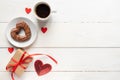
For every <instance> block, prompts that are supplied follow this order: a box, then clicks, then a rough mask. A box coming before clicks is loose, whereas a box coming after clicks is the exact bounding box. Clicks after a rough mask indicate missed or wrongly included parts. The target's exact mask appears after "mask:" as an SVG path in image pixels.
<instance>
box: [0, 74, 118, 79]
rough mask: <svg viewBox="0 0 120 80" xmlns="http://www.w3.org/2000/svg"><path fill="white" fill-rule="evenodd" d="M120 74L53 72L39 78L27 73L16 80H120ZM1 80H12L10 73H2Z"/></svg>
mask: <svg viewBox="0 0 120 80" xmlns="http://www.w3.org/2000/svg"><path fill="white" fill-rule="evenodd" d="M119 74H120V72H109V73H108V72H51V73H48V74H47V75H44V76H40V77H39V76H37V74H36V73H35V72H25V73H24V74H23V76H22V77H20V78H18V77H16V80H21V79H22V80H33V79H34V80H49V79H51V80H56V79H57V80H81V79H82V80H113V79H115V80H120V76H119ZM0 79H1V80H10V74H9V73H8V72H0Z"/></svg>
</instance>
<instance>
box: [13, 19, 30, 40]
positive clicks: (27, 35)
mask: <svg viewBox="0 0 120 80" xmlns="http://www.w3.org/2000/svg"><path fill="white" fill-rule="evenodd" d="M22 29H23V30H24V31H25V35H24V36H22V35H19V33H20V31H21V30H22ZM11 37H12V38H13V39H14V40H16V41H19V42H24V41H27V40H29V39H30V37H31V30H30V28H29V26H28V24H27V23H26V22H24V21H21V22H19V23H17V24H16V28H13V29H12V30H11Z"/></svg>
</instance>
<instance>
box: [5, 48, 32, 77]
mask: <svg viewBox="0 0 120 80" xmlns="http://www.w3.org/2000/svg"><path fill="white" fill-rule="evenodd" d="M23 55H24V57H23ZM28 56H29V54H28V53H25V52H24V51H23V50H21V49H18V50H17V51H16V53H15V55H14V56H13V57H12V58H11V60H10V61H9V63H8V65H7V67H6V70H7V71H10V72H12V70H13V69H14V72H13V73H15V74H16V75H17V76H19V77H20V76H21V75H22V74H23V72H24V71H25V69H26V68H27V67H28V65H29V63H30V62H31V61H32V60H33V58H32V57H29V58H27V59H26V60H25V62H24V63H20V64H18V63H19V62H20V60H21V58H22V60H23V59H25V58H26V57H28ZM22 60H21V61H22ZM13 65H14V66H15V65H17V66H16V68H15V67H13ZM24 67H25V68H24Z"/></svg>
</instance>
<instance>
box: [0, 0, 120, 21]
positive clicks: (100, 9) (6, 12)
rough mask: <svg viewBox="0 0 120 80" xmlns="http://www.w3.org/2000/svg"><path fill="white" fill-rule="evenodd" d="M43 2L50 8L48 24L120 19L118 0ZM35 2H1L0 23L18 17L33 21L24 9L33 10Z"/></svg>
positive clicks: (49, 0)
mask: <svg viewBox="0 0 120 80" xmlns="http://www.w3.org/2000/svg"><path fill="white" fill-rule="evenodd" d="M45 1H46V2H48V3H49V4H50V5H51V8H52V19H51V20H50V22H90V23H91V22H113V21H116V20H118V19H119V17H120V15H119V14H120V12H119V9H120V7H119V3H120V1H118V0H114V1H113V0H100V1H96V0H92V1H90V0H84V1H81V0H77V1H74V0H71V1H69V0H57V1H55V0H45ZM37 2H39V0H25V1H24V0H17V1H16V0H11V1H8V0H2V1H1V3H0V5H1V6H0V10H1V15H0V22H9V21H10V20H11V19H12V18H15V17H18V16H25V17H29V18H30V19H31V20H33V21H34V20H35V17H34V15H33V10H32V13H30V14H29V15H27V14H26V13H25V8H26V7H30V8H32V9H33V6H34V4H35V3H37ZM73 3H74V4H75V5H74V4H73ZM3 4H4V5H3ZM106 4H107V5H106ZM21 5H22V6H21ZM73 5H74V6H73ZM86 5H87V6H86ZM101 5H102V6H101ZM119 20H120V19H119ZM119 20H118V21H119Z"/></svg>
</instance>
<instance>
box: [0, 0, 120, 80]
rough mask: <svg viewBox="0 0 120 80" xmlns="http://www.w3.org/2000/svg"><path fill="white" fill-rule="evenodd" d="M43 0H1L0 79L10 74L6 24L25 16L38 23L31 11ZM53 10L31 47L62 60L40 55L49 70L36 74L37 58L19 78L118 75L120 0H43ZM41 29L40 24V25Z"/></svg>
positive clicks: (89, 79)
mask: <svg viewBox="0 0 120 80" xmlns="http://www.w3.org/2000/svg"><path fill="white" fill-rule="evenodd" d="M38 1H39V0H1V2H0V36H1V38H0V80H10V73H9V72H6V70H5V67H6V65H7V63H8V62H9V60H10V58H11V57H12V56H13V55H14V52H15V51H14V52H13V53H12V54H9V52H8V50H7V49H8V47H11V46H12V45H10V44H9V42H8V41H7V39H6V37H5V33H6V32H7V31H5V30H6V26H7V24H8V22H10V21H11V20H12V19H13V18H16V17H26V18H29V19H30V20H32V21H33V22H34V23H35V24H36V26H37V27H39V26H38V25H37V24H38V22H36V18H35V17H34V15H33V11H32V12H31V13H30V14H26V12H25V8H26V7H28V8H32V9H33V6H34V4H35V3H37V2H38ZM45 1H46V2H48V3H49V4H50V5H51V8H52V15H51V19H50V21H49V22H48V23H47V24H46V25H45V26H47V27H48V31H47V32H46V33H45V34H43V33H42V32H41V31H40V30H39V32H38V38H37V40H36V42H35V43H34V44H33V45H32V46H30V47H29V48H27V49H26V50H28V52H29V53H33V52H41V53H45V54H48V53H49V54H50V55H52V56H53V57H55V58H56V59H57V61H58V62H59V64H58V65H56V64H54V63H53V62H51V61H50V60H48V59H46V58H45V57H36V58H35V59H41V60H43V61H44V62H46V63H47V62H49V63H51V64H52V65H53V69H52V71H51V72H50V73H48V74H46V75H44V76H41V77H38V76H37V74H36V72H35V70H34V67H33V64H34V61H33V62H32V63H31V64H30V66H29V68H28V69H27V70H26V71H25V73H24V74H23V76H22V77H21V78H17V77H16V80H113V79H114V80H120V0H45ZM39 29H40V28H39Z"/></svg>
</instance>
